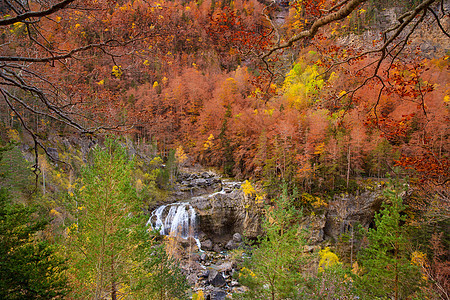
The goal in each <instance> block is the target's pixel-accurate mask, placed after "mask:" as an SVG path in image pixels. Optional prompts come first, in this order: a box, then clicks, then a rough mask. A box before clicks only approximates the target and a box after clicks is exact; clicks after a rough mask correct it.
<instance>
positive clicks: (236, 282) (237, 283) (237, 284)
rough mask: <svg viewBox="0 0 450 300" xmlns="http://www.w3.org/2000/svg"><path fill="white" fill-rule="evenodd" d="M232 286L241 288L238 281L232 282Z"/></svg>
mask: <svg viewBox="0 0 450 300" xmlns="http://www.w3.org/2000/svg"><path fill="white" fill-rule="evenodd" d="M230 285H231V286H232V287H235V286H239V282H238V281H237V280H231V284H230Z"/></svg>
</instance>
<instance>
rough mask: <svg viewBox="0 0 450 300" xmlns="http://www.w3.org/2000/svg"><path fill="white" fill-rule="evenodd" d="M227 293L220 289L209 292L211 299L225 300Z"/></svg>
mask: <svg viewBox="0 0 450 300" xmlns="http://www.w3.org/2000/svg"><path fill="white" fill-rule="evenodd" d="M226 296H227V293H226V292H224V291H222V290H213V291H212V292H211V294H210V299H211V300H225V298H226Z"/></svg>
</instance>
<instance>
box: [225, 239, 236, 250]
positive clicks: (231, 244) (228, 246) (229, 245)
mask: <svg viewBox="0 0 450 300" xmlns="http://www.w3.org/2000/svg"><path fill="white" fill-rule="evenodd" d="M237 248H239V243H236V242H235V241H234V240H229V241H228V243H227V244H226V245H225V249H228V250H234V249H237Z"/></svg>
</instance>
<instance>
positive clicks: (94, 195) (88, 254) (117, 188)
mask: <svg viewBox="0 0 450 300" xmlns="http://www.w3.org/2000/svg"><path fill="white" fill-rule="evenodd" d="M132 171H133V162H131V161H129V160H128V158H127V153H126V150H125V149H124V148H123V147H122V146H120V145H119V144H118V143H117V142H115V141H113V140H107V141H106V143H105V149H101V148H100V147H97V148H95V149H94V150H93V156H92V163H91V165H90V166H87V167H86V168H84V170H83V172H82V177H81V181H80V184H79V187H78V190H77V191H76V193H75V194H74V196H73V197H74V200H75V204H76V208H75V210H74V215H75V216H76V222H74V223H73V224H72V225H71V226H70V227H69V228H68V236H69V254H70V256H71V261H72V262H73V265H72V268H71V271H72V273H73V274H74V278H75V280H74V285H76V286H77V288H76V293H75V294H74V297H78V298H82V299H104V298H105V297H107V298H109V299H112V300H115V299H123V298H127V297H128V298H131V299H154V298H152V297H151V296H150V293H152V292H153V289H154V285H152V279H153V278H154V277H155V276H158V275H157V274H156V273H154V272H152V269H151V268H149V267H148V264H149V263H150V262H153V261H154V260H161V261H164V259H166V257H164V256H163V255H160V253H156V254H155V251H154V247H155V243H154V242H153V239H152V238H151V236H150V234H149V232H148V230H147V229H148V228H146V227H145V218H146V217H145V216H144V215H143V213H142V209H141V207H140V206H141V201H139V199H138V197H137V194H136V190H135V187H134V181H133V176H132V175H133V174H132ZM174 276H175V277H176V276H178V277H180V274H179V273H174ZM177 292H178V293H179V294H183V293H184V290H182V291H177ZM172 296H173V295H172ZM172 299H175V297H172Z"/></svg>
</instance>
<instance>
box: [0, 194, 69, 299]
mask: <svg viewBox="0 0 450 300" xmlns="http://www.w3.org/2000/svg"><path fill="white" fill-rule="evenodd" d="M36 211H37V208H36V207H27V206H25V205H23V204H13V203H12V201H11V200H10V198H9V196H8V194H7V192H6V190H5V189H0V299H5V300H8V299H58V298H62V297H63V296H64V295H66V294H67V292H68V288H67V278H66V276H65V270H66V269H67V267H66V264H65V261H64V260H63V259H62V258H61V257H59V256H58V254H57V247H56V246H55V245H52V244H50V243H49V242H48V241H45V240H43V239H40V238H38V237H37V234H38V233H39V232H41V231H42V230H44V229H45V227H46V225H47V224H48V221H47V220H42V219H36V218H35V216H34V215H35V214H36Z"/></svg>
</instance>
